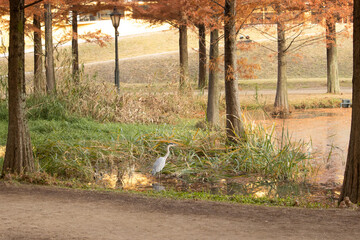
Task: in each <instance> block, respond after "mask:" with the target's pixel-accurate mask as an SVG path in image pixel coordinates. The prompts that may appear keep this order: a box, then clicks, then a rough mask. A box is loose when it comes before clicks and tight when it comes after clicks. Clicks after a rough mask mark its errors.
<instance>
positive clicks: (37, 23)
mask: <svg viewBox="0 0 360 240" xmlns="http://www.w3.org/2000/svg"><path fill="white" fill-rule="evenodd" d="M33 25H34V29H35V31H34V93H35V94H39V93H41V94H42V93H44V92H45V82H44V80H45V78H44V74H43V63H42V42H41V19H40V16H39V15H36V14H34V22H33Z"/></svg>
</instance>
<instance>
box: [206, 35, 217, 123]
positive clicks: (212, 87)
mask: <svg viewBox="0 0 360 240" xmlns="http://www.w3.org/2000/svg"><path fill="white" fill-rule="evenodd" d="M219 97H220V88H219V30H217V29H214V30H213V31H211V33H210V64H209V89H208V105H207V111H206V117H207V121H208V122H209V123H210V125H212V126H215V127H216V126H218V125H219Z"/></svg>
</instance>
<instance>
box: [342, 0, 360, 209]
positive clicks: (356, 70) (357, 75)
mask: <svg viewBox="0 0 360 240" xmlns="http://www.w3.org/2000/svg"><path fill="white" fill-rule="evenodd" d="M353 26H354V37H353V39H354V40H353V41H354V43H353V44H354V46H353V59H354V60H353V96H352V101H353V103H352V104H353V105H352V119H351V133H350V142H349V151H348V156H347V161H346V167H345V175H344V182H343V186H342V190H341V195H340V199H339V202H340V201H342V200H343V199H344V198H345V197H349V198H350V200H351V201H352V202H353V203H360V147H359V146H360V2H359V1H354V25H353Z"/></svg>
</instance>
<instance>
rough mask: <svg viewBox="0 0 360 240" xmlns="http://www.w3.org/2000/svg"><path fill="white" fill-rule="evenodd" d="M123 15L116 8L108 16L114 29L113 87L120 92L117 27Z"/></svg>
mask: <svg viewBox="0 0 360 240" xmlns="http://www.w3.org/2000/svg"><path fill="white" fill-rule="evenodd" d="M122 15H123V13H121V12H118V11H117V9H116V7H115V8H114V11H113V12H112V13H111V14H110V18H111V22H112V25H113V26H114V28H115V86H116V88H117V91H118V92H120V78H119V53H118V36H119V31H118V27H119V25H120V18H121V17H122Z"/></svg>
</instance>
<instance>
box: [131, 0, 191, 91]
mask: <svg viewBox="0 0 360 240" xmlns="http://www.w3.org/2000/svg"><path fill="white" fill-rule="evenodd" d="M190 2H191V1H186V0H157V1H154V2H151V3H149V4H148V5H145V6H141V5H138V4H134V5H133V6H132V7H133V18H135V19H144V20H147V21H149V22H150V23H151V24H159V23H169V24H170V25H172V26H174V27H176V28H178V29H179V55H180V79H179V86H180V89H184V88H185V86H186V85H187V84H188V79H189V62H188V43H187V29H188V26H187V25H188V16H187V14H186V12H187V11H189V9H190V6H191V4H190Z"/></svg>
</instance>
